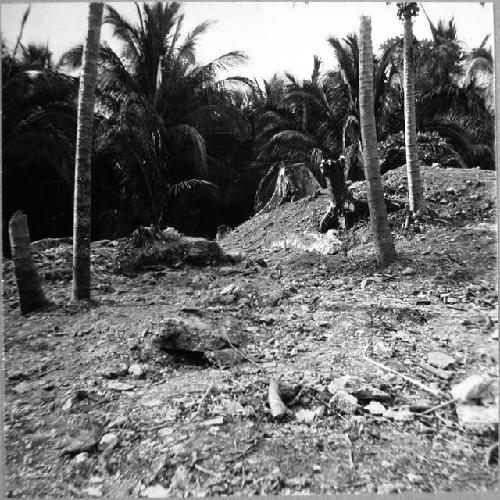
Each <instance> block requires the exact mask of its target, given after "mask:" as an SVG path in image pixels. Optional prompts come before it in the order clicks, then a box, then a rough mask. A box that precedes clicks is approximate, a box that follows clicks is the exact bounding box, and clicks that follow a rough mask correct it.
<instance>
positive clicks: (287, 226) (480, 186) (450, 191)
mask: <svg viewBox="0 0 500 500" xmlns="http://www.w3.org/2000/svg"><path fill="white" fill-rule="evenodd" d="M421 171H422V175H423V179H424V195H425V198H426V200H427V206H428V207H429V209H430V210H431V211H432V212H433V213H435V214H437V222H438V223H446V222H448V223H449V222H452V221H453V223H454V224H457V223H458V224H466V223H467V222H468V221H476V222H479V221H488V220H491V219H492V218H494V216H495V199H496V197H495V192H496V184H495V172H490V171H485V170H478V169H456V168H448V169H445V168H439V167H422V170H421ZM383 183H384V189H385V193H386V197H387V198H388V199H390V200H391V201H395V202H405V201H406V200H407V192H408V189H407V187H408V182H407V179H406V168H405V167H401V168H398V169H396V170H392V171H390V172H388V173H386V174H385V175H384V176H383ZM350 189H351V191H352V193H353V194H354V196H355V197H356V198H358V199H366V186H365V182H364V181H362V182H357V183H354V184H353V185H352V186H351V188H350ZM328 200H329V199H328V194H327V192H326V190H323V191H321V192H320V194H319V196H316V197H308V198H303V199H301V200H298V201H296V202H290V203H286V204H284V205H281V206H279V207H277V208H276V209H275V210H273V211H271V212H268V213H260V214H258V215H256V216H255V217H253V218H252V219H250V220H248V221H247V222H245V223H243V224H242V225H240V226H238V227H237V228H235V229H234V230H233V231H231V232H230V233H228V234H227V236H226V237H225V238H224V239H223V240H222V241H221V242H220V244H221V246H222V247H223V248H224V249H225V250H226V251H233V252H235V251H240V252H241V251H243V252H245V253H248V254H265V253H269V252H276V253H277V252H280V251H283V250H286V248H287V247H290V246H293V247H294V248H295V249H296V250H299V251H300V250H304V247H306V246H307V244H308V241H311V240H312V238H311V237H310V233H317V237H315V238H314V240H315V243H316V246H317V249H316V251H318V252H319V253H326V254H328V253H332V249H333V246H332V245H331V244H330V241H331V239H332V238H331V235H321V234H320V233H319V231H318V227H319V222H320V220H321V217H322V216H323V215H324V213H325V211H326V209H327V206H328ZM403 219H404V214H403V213H402V211H400V212H399V213H398V212H396V213H394V214H391V215H390V217H389V220H390V223H391V226H392V229H393V230H394V231H395V232H397V231H399V230H400V228H401V225H402V222H403ZM304 234H305V235H306V237H305V241H304V242H302V243H303V244H302V245H297V244H296V243H297V241H301V240H302V239H304V238H303V235H304ZM353 234H354V244H362V243H366V242H367V241H369V239H370V235H369V227H368V224H367V221H363V222H362V223H360V224H358V225H357V227H356V228H355V229H354V232H353ZM315 236H316V235H315ZM306 240H307V241H306ZM316 240H317V241H316ZM320 240H321V241H320ZM323 240H324V241H323ZM301 247H302V248H301ZM337 247H338V245H337ZM325 248H326V251H323V249H325Z"/></svg>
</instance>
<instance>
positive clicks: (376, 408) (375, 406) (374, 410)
mask: <svg viewBox="0 0 500 500" xmlns="http://www.w3.org/2000/svg"><path fill="white" fill-rule="evenodd" d="M365 410H368V411H369V412H370V414H371V415H374V416H380V415H383V414H384V413H385V411H386V409H385V406H384V405H383V404H381V403H379V402H378V401H371V402H370V404H369V405H366V406H365Z"/></svg>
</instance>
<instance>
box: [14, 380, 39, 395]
mask: <svg viewBox="0 0 500 500" xmlns="http://www.w3.org/2000/svg"><path fill="white" fill-rule="evenodd" d="M33 388H34V384H33V382H19V384H17V385H16V386H15V387H14V389H13V391H14V392H15V393H17V394H25V393H27V392H29V391H31V390H32V389H33Z"/></svg>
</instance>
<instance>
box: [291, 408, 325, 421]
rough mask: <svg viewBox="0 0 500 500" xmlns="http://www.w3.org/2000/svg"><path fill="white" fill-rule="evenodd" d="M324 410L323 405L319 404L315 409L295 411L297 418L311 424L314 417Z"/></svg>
mask: <svg viewBox="0 0 500 500" xmlns="http://www.w3.org/2000/svg"><path fill="white" fill-rule="evenodd" d="M323 411H324V407H322V406H320V407H319V408H316V409H315V410H304V409H302V410H299V411H297V412H296V413H295V417H296V418H297V420H298V421H299V422H301V423H303V424H312V423H313V422H314V420H315V418H316V417H317V416H319V415H321V414H322V413H323Z"/></svg>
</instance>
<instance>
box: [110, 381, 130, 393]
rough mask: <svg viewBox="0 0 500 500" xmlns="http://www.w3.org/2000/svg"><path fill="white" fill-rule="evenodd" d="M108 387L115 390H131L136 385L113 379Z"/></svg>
mask: <svg viewBox="0 0 500 500" xmlns="http://www.w3.org/2000/svg"><path fill="white" fill-rule="evenodd" d="M108 388H109V389H111V390H113V391H131V390H133V389H134V386H133V385H131V384H126V383H124V382H116V381H113V382H110V383H109V385H108Z"/></svg>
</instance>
